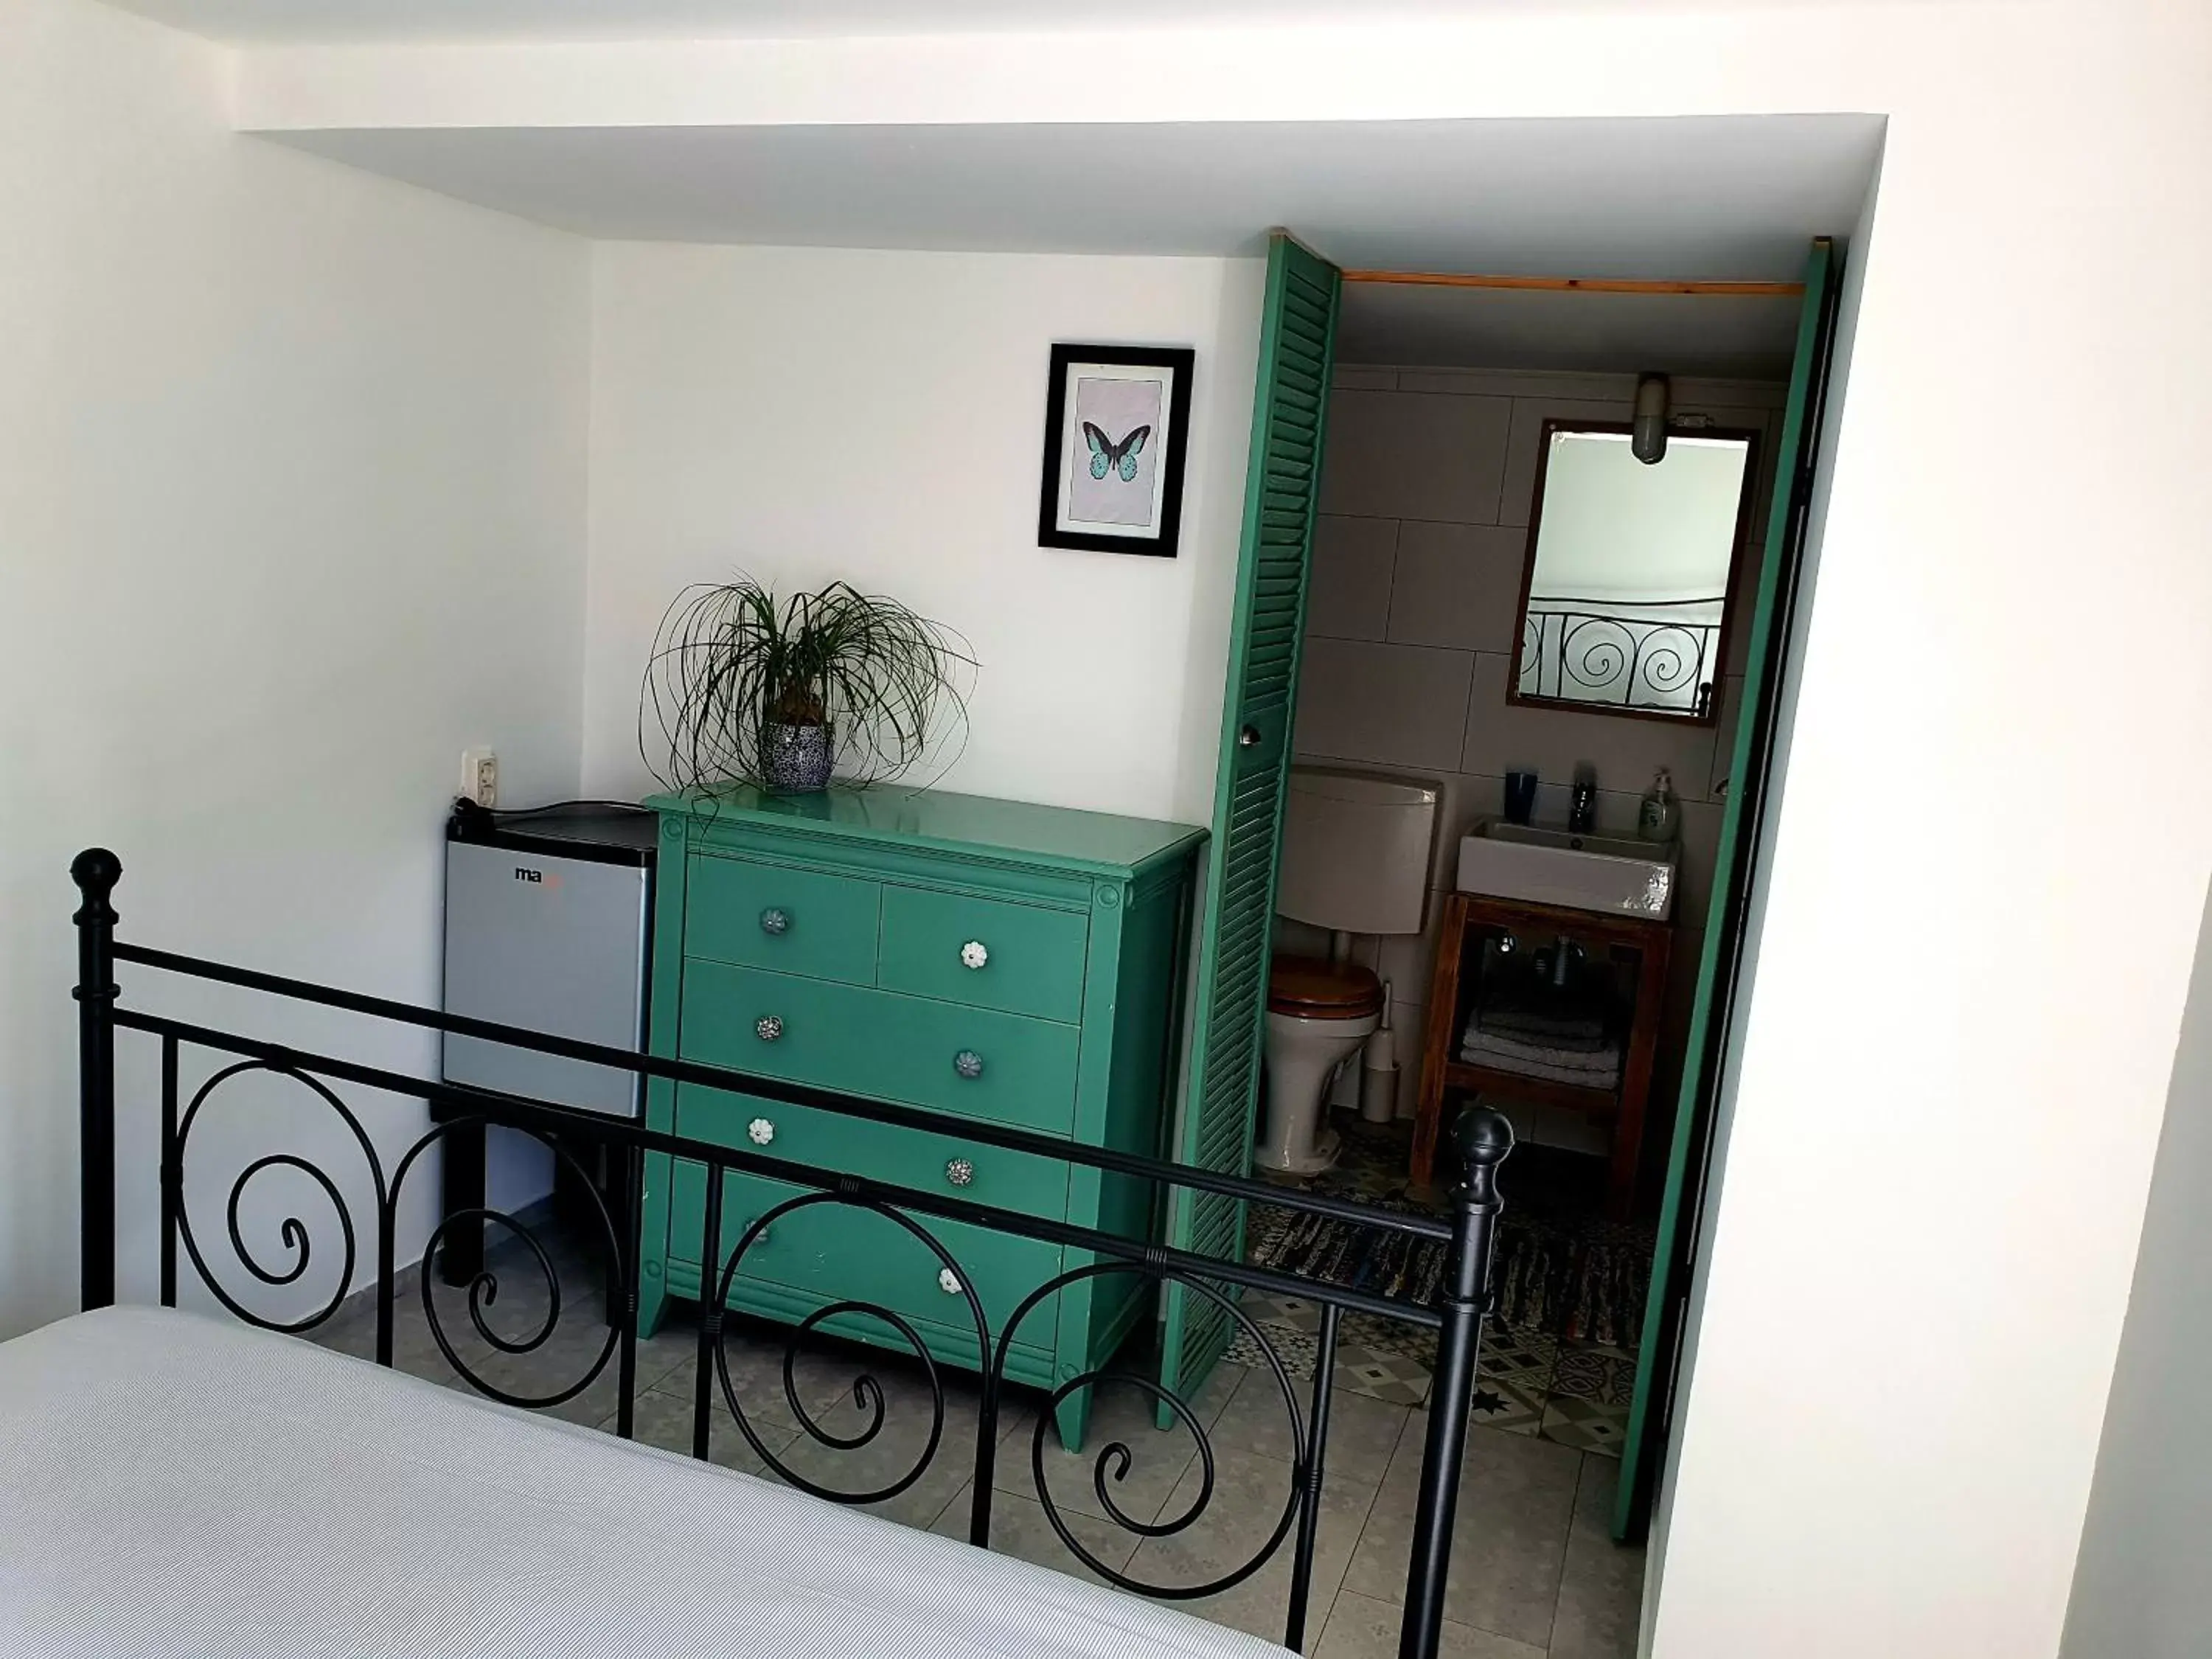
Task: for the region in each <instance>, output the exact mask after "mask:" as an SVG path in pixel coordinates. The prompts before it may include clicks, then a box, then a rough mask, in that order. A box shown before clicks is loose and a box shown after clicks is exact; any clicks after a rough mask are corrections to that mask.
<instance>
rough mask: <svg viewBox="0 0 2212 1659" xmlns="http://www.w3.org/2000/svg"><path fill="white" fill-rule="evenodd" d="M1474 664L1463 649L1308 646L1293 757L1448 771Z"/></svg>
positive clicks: (1463, 724) (1462, 731) (1462, 728)
mask: <svg viewBox="0 0 2212 1659" xmlns="http://www.w3.org/2000/svg"><path fill="white" fill-rule="evenodd" d="M1474 662H1475V659H1474V656H1473V654H1472V653H1468V652H1464V651H1439V650H1435V649H1431V647H1425V646H1413V645H1373V644H1368V643H1364V642H1361V641H1351V640H1326V639H1316V640H1309V641H1307V642H1306V648H1305V659H1304V664H1303V665H1302V666H1301V668H1300V670H1299V678H1298V707H1297V725H1296V728H1295V730H1294V732H1293V734H1292V746H1293V751H1294V752H1295V753H1297V754H1299V755H1309V756H1315V757H1329V758H1333V759H1337V760H1349V761H1376V762H1381V763H1384V764H1389V765H1396V766H1407V767H1419V768H1422V769H1434V770H1435V771H1437V772H1439V773H1441V772H1449V771H1452V770H1454V769H1455V767H1456V763H1457V762H1458V759H1459V754H1460V747H1461V744H1462V739H1463V738H1464V737H1465V735H1466V730H1467V704H1468V684H1469V683H1470V681H1471V680H1472V678H1473V676H1474Z"/></svg>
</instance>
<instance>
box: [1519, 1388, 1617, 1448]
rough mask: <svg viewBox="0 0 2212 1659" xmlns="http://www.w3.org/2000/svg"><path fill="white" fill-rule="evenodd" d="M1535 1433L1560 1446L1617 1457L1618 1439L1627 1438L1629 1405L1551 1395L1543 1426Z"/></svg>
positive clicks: (1545, 1408) (1545, 1409) (1545, 1410)
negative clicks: (1612, 1404)
mask: <svg viewBox="0 0 2212 1659" xmlns="http://www.w3.org/2000/svg"><path fill="white" fill-rule="evenodd" d="M1538 1432H1539V1433H1541V1435H1542V1436H1543V1437H1544V1438H1545V1439H1547V1440H1553V1441H1557V1442H1558V1443H1559V1444H1560V1445H1562V1446H1572V1447H1575V1448H1576V1449H1578V1450H1581V1451H1587V1452H1595V1453H1597V1454H1598V1455H1600V1456H1601V1457H1618V1456H1620V1446H1621V1442H1623V1441H1624V1440H1626V1438H1627V1437H1628V1408H1627V1407H1625V1406H1601V1405H1597V1404H1595V1402H1593V1401H1588V1400H1561V1399H1558V1398H1554V1399H1553V1400H1552V1401H1550V1402H1549V1403H1548V1404H1547V1405H1546V1407H1544V1422H1543V1426H1542V1427H1541V1429H1540V1430H1539V1431H1538Z"/></svg>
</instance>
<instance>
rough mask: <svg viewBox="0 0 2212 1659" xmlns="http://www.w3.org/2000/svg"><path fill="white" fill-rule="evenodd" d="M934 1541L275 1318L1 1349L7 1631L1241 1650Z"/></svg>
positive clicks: (527, 1646) (900, 1656)
mask: <svg viewBox="0 0 2212 1659" xmlns="http://www.w3.org/2000/svg"><path fill="white" fill-rule="evenodd" d="M1281 1652H1282V1650H1280V1649H1279V1648H1276V1647H1273V1646H1272V1645H1270V1644H1267V1643H1265V1642H1261V1641H1259V1640H1256V1639H1255V1638H1251V1637H1249V1636H1243V1635H1240V1634H1238V1633H1237V1632H1233V1631H1227V1630H1222V1629H1219V1628H1217V1627H1215V1626H1211V1625H1207V1624H1204V1623H1202V1622H1200V1620H1196V1619H1194V1618H1192V1617H1190V1616H1188V1615H1187V1614H1184V1613H1177V1612H1175V1611H1173V1610H1172V1609H1170V1608H1168V1607H1162V1606H1158V1605H1156V1604H1153V1603H1151V1602H1147V1601H1139V1600H1138V1599H1137V1598H1135V1597H1133V1596H1128V1595H1122V1594H1121V1593H1119V1592H1117V1591H1115V1590H1111V1589H1107V1588H1106V1587H1104V1586H1103V1585H1098V1584H1093V1583H1085V1582H1082V1581H1079V1580H1078V1579H1075V1578H1073V1577H1066V1576H1065V1575H1063V1574H1060V1573H1055V1572H1050V1571H1046V1570H1045V1569H1043V1568H1041V1567H1033V1566H1030V1565H1025V1564H1024V1563H1022V1562H1019V1561H1014V1560H1011V1559H1006V1558H1003V1557H1000V1556H996V1555H990V1554H987V1553H983V1552H981V1551H978V1550H974V1549H970V1548H969V1547H968V1546H967V1545H965V1544H962V1543H958V1542H956V1541H952V1540H951V1539H946V1538H939V1537H933V1536H931V1535H929V1534H925V1533H920V1532H915V1531H913V1530H911V1529H909V1528H904V1527H900V1526H896V1525H894V1524H893V1523H891V1522H887V1521H880V1520H878V1519H876V1518H875V1517H874V1516H866V1515H859V1514H854V1513H852V1512H851V1511H848V1510H841V1509H839V1508H837V1507H836V1505H834V1504H826V1503H823V1502H821V1501H819V1500H817V1499H815V1498H809V1497H807V1496H805V1494H803V1493H799V1492H793V1491H790V1490H788V1489H787V1488H784V1487H781V1486H773V1485H770V1484H769V1483H768V1482H766V1481H762V1480H754V1479H752V1478H751V1477H750V1476H748V1475H744V1474H736V1473H734V1472H732V1471H729V1470H725V1469H718V1468H711V1467H709V1466H707V1465H703V1464H700V1463H696V1462H690V1461H689V1460H686V1459H684V1458H679V1457H673V1456H670V1455H666V1454H665V1453H660V1452H656V1451H653V1450H651V1449H647V1448H642V1447H637V1446H632V1445H629V1444H626V1443H623V1442H621V1441H618V1440H616V1439H614V1438H612V1437H609V1436H605V1435H601V1434H598V1433H595V1432H593V1431H590V1430H587V1429H578V1428H572V1427H570V1426H569V1425H566V1424H563V1423H560V1422H557V1421H554V1420H550V1419H542V1418H535V1417H531V1416H528V1415H526V1414H525V1413H520V1412H513V1411H509V1410H507V1409H506V1408H504V1407H500V1406H497V1405H495V1404H492V1403H491V1402H489V1401H481V1400H477V1399H473V1398H471V1397H470V1396H467V1395H462V1394H459V1393H456V1392H454V1391H453V1390H451V1389H443V1388H440V1387H438V1386H437V1385H435V1384H434V1383H426V1382H422V1381H419V1380H417V1379H416V1378H413V1377H409V1376H399V1375H396V1374H394V1373H392V1372H389V1371H385V1370H380V1369H378V1368H377V1367H375V1366H373V1365H370V1364H365V1363H363V1362H362V1361H360V1360H356V1359H350V1358H346V1357H345V1356H343V1355H342V1354H337V1353H331V1352H326V1351H325V1350H323V1349H320V1348H317V1347H314V1346H311V1345H310V1344H308V1343H306V1342H303V1341H300V1340H295V1339H289V1338H284V1337H278V1336H273V1335H270V1334H267V1333H264V1332H259V1331H254V1330H250V1329H246V1328H242V1327H239V1326H234V1325H228V1324H219V1323H216V1322H213V1321H210V1320H207V1319H203V1318H199V1317H197V1316H192V1315H189V1314H180V1313H167V1312H163V1311H161V1310H157V1309H146V1308H119V1309H110V1310H106V1311H103V1312H100V1313H94V1314H84V1315H80V1316H77V1317H76V1318H73V1319H65V1320H63V1321H62V1322H59V1323H58V1324H55V1325H50V1326H48V1327H46V1328H45V1329H44V1330H40V1331H34V1332H33V1333H32V1334H29V1335H27V1336H24V1337H21V1338H18V1339H17V1340H15V1341H12V1342H8V1343H0V1653H5V1654H7V1655H9V1656H30V1655H39V1656H45V1655H95V1654H97V1655H131V1656H138V1655H155V1654H161V1655H179V1656H185V1655H189V1656H193V1659H217V1656H231V1655H256V1656H258V1655H278V1654H352V1655H392V1656H402V1655H404V1656H407V1659H433V1656H450V1655H467V1656H470V1659H500V1656H509V1655H512V1656H518V1659H520V1656H525V1655H527V1656H532V1659H549V1656H564V1655H576V1656H584V1655H591V1656H599V1655H608V1656H613V1655H624V1654H643V1655H652V1656H656V1659H657V1656H665V1655H677V1654H695V1653H696V1654H708V1653H712V1654H722V1655H732V1654H741V1655H748V1656H751V1655H763V1656H783V1655H806V1656H817V1655H818V1656H829V1655H839V1656H844V1655H854V1656H861V1655H882V1656H885V1659H984V1656H990V1659H1156V1656H1157V1659H1166V1656H1193V1659H1261V1656H1266V1655H1270V1654H1273V1655H1276V1656H1280V1654H1281Z"/></svg>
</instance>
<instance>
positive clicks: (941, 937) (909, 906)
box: [876, 886, 1091, 1024]
mask: <svg viewBox="0 0 2212 1659" xmlns="http://www.w3.org/2000/svg"><path fill="white" fill-rule="evenodd" d="M1090 939H1091V919H1090V918H1089V917H1088V916H1085V915H1077V914H1075V913H1073V912H1072V911H1067V910H1048V909H1046V908H1044V907H1043V906H1042V905H1036V904H1010V903H1007V902H1005V901H1003V900H1000V899H983V898H969V897H966V896H963V895H961V894H958V893H940V892H932V891H930V890H927V889H925V888H920V887H896V886H886V887H885V888H884V915H883V948H882V951H881V954H880V956H879V957H878V963H877V970H876V982H877V983H878V984H879V985H882V986H884V987H886V988H887V989H890V990H894V991H911V992H913V993H914V994H915V995H916V996H925V997H942V998H944V999H945V1000H946V1001H948V1002H965V1003H971V1004H973V1005H974V1006H976V1007H978V1008H1002V1009H1004V1010H1005V1011H1006V1012H1008V1013H1010V1014H1032V1015H1035V1016H1036V1018H1040V1019H1056V1020H1062V1021H1065V1022H1066V1023H1067V1024H1074V1023H1075V1022H1077V1021H1078V1020H1080V1019H1081V1018H1083V975H1084V968H1085V952H1086V951H1087V949H1088V947H1089V945H1090Z"/></svg>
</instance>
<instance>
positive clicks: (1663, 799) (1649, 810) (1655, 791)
mask: <svg viewBox="0 0 2212 1659" xmlns="http://www.w3.org/2000/svg"><path fill="white" fill-rule="evenodd" d="M1678 817H1680V812H1679V811H1678V810H1677V809H1676V807H1675V805H1674V777H1673V775H1671V774H1669V773H1668V770H1667V769H1666V768H1665V767H1663V766H1662V767H1661V768H1660V769H1658V770H1657V771H1656V772H1655V773H1653V774H1652V775H1651V787H1650V788H1649V789H1647V790H1645V791H1644V804H1643V805H1642V806H1641V807H1640V808H1639V809H1638V811H1637V814H1636V833H1637V834H1638V835H1639V836H1643V837H1644V840H1646V841H1672V840H1674V823H1675V820H1676V819H1677V818H1678Z"/></svg>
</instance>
